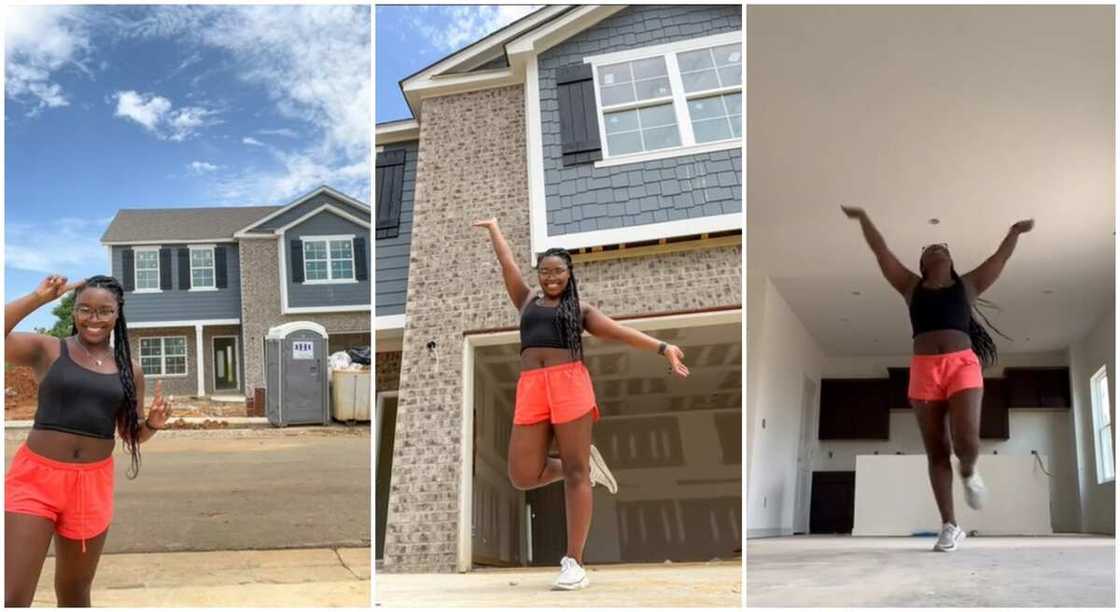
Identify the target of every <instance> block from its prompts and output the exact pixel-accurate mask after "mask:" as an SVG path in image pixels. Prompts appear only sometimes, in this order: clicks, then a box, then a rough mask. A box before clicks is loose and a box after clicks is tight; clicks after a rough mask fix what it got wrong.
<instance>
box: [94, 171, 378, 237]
mask: <svg viewBox="0 0 1120 612" xmlns="http://www.w3.org/2000/svg"><path fill="white" fill-rule="evenodd" d="M321 193H326V194H329V195H330V196H332V197H334V198H337V199H339V200H341V201H343V202H346V203H348V204H352V205H354V206H356V207H358V208H361V209H364V210H366V211H369V210H370V208H369V206H368V205H366V204H364V203H363V202H360V201H358V200H355V199H354V198H351V197H350V196H347V195H345V194H343V193H341V192H339V191H336V190H334V189H331V188H330V187H328V186H326V185H322V186H320V187H318V188H316V189H315V190H313V191H311V192H309V193H307V194H304V195H302V196H300V197H298V198H296V199H295V200H294V201H292V202H291V203H289V204H286V205H283V206H224V207H223V206H205V207H190V208H125V209H121V210H120V211H118V212H117V214H116V216H114V217H113V221H112V222H111V223H109V227H108V228H107V229H106V230H105V233H104V234H102V235H101V243H102V244H150V243H159V242H162V243H167V242H212V241H231V240H236V239H237V238H238V237H239V236H238V235H239V234H241V233H242V232H245V231H247V230H250V229H252V228H253V227H255V226H257V225H259V224H261V223H263V222H265V221H267V220H269V219H272V218H275V217H277V216H279V215H281V214H283V213H284V211H286V210H288V209H290V208H293V207H295V206H298V205H299V204H301V203H303V202H305V201H306V200H308V199H310V198H313V197H315V196H317V195H319V194H321Z"/></svg>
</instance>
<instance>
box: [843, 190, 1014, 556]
mask: <svg viewBox="0 0 1120 612" xmlns="http://www.w3.org/2000/svg"><path fill="white" fill-rule="evenodd" d="M841 210H843V211H844V214H846V215H847V216H848V218H850V219H856V220H858V221H859V223H860V226H861V227H862V229H863V237H864V238H865V239H866V240H867V244H868V246H870V247H871V251H872V252H873V253H874V254H875V258H876V259H877V260H878V262H879V269H880V270H882V272H883V276H884V277H886V279H887V281H888V282H889V283H890V284H891V286H892V287H894V288H895V289H896V290H897V291H898V292H899V293H901V294H902V296H903V297H904V298H905V299H906V303H907V304H908V305H909V309H910V323H911V325H912V327H913V331H914V356H913V358H912V360H911V362H910V388H909V391H908V395H909V397H910V403H911V405H912V406H913V407H914V414H916V415H917V417H918V427H919V428H920V429H921V431H922V442H923V444H924V445H925V448H926V458H927V459H928V462H929V480H930V484H931V485H932V486H933V496H934V498H935V499H936V500H937V509H938V510H939V511H940V513H941V522H942V527H941V534H940V536H939V537H938V538H937V543H936V544H935V545H934V547H933V549H934V550H937V551H944V552H948V551H953V550H956V549H957V545H958V544H959V543H960V542H961V541H962V540H964V530H963V529H961V528H960V526H959V525H957V520H956V517H955V516H954V514H953V468H952V464H951V463H950V461H949V457H950V452H951V450H952V451H955V452H956V455H957V459H958V461H959V466H960V475H961V480H962V483H963V485H964V492H965V502H967V503H968V505H969V507H971V508H975V509H979V508H980V507H981V506H983V504H984V499H985V497H986V495H987V489H986V487H985V486H984V481H983V479H981V478H980V472H978V471H977V469H976V459H977V456H978V455H979V453H980V406H981V399H982V396H983V393H984V377H983V374H982V373H981V369H982V367H983V368H986V367H989V366H991V365H992V364H993V363H995V360H996V346H995V343H994V342H992V338H991V336H989V335H988V332H987V330H985V329H984V326H983V325H981V324H980V323H979V322H978V321H977V320H976V318H975V317H974V316H973V308H974V304H975V303H976V301H977V299H978V298H979V296H980V294H982V293H984V292H985V291H987V289H988V287H991V286H992V284H993V283H995V282H996V279H997V278H999V275H1000V272H1002V271H1003V266H1004V265H1005V264H1006V263H1007V260H1008V259H1009V258H1010V257H1011V253H1012V252H1013V251H1014V250H1015V243H1016V242H1017V241H1018V238H1019V234H1023V233H1025V232H1029V231H1031V229H1032V228H1033V227H1034V220H1030V219H1028V220H1026V221H1020V222H1018V223H1016V224H1015V225H1012V226H1011V230H1010V231H1009V232H1008V234H1007V237H1006V238H1004V239H1003V242H1002V243H1001V244H1000V245H999V249H997V250H996V252H995V254H993V255H992V256H991V257H989V258H988V259H987V260H986V261H984V263H982V264H980V266H979V267H977V268H976V269H975V270H973V271H972V272H969V273H968V274H965V275H964V276H961V275H959V274H957V271H956V269H955V268H954V267H953V259H952V258H951V257H950V255H949V248H948V246H947V245H945V244H932V245H929V246H927V247H925V248H924V249H922V256H921V259H920V260H919V262H918V271H919V272H920V273H921V276H919V275H917V274H914V273H913V272H911V271H910V270H908V269H907V268H906V267H905V266H903V265H902V263H901V262H899V260H898V258H896V257H895V256H894V254H893V253H891V251H890V249H888V248H887V243H886V242H885V241H884V240H883V237H882V236H881V235H880V234H879V231H878V230H877V229H875V226H874V225H873V224H872V223H871V219H870V218H868V216H867V213H866V212H865V211H864V210H863V209H861V208H853V207H847V206H841ZM977 312H978V313H979V311H977ZM980 314H981V316H983V313H980ZM986 320H987V319H986V318H985V321H986ZM993 329H994V328H993ZM996 331H997V332H998V331H999V330H996ZM946 423H947V424H946ZM950 439H951V440H952V442H951V443H950Z"/></svg>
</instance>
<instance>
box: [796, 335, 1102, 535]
mask: <svg viewBox="0 0 1120 612" xmlns="http://www.w3.org/2000/svg"><path fill="white" fill-rule="evenodd" d="M909 362H910V356H909V355H897V356H882V357H830V358H827V359H826V360H825V366H824V373H823V376H824V377H825V378H882V377H885V376H886V375H887V367H906V366H907V365H908V364H909ZM1066 365H1069V363H1068V356H1067V355H1066V354H1065V353H1064V352H1050V353H1025V354H1002V355H1000V356H999V361H998V363H997V364H996V365H995V366H993V367H992V368H991V369H989V370H985V372H984V375H985V376H986V377H1000V376H1002V375H1003V370H1004V368H1007V367H1048V366H1066ZM1086 384H1087V383H1086ZM1008 421H1009V431H1010V435H1011V437H1010V439H1008V440H984V439H981V440H980V453H981V459H980V468H981V470H983V465H984V464H983V455H991V454H993V453H998V454H1000V455H1029V454H1030V452H1031V451H1032V450H1035V451H1038V453H1039V454H1040V455H1042V456H1043V457H1044V460H1045V465H1046V470H1047V471H1048V472H1050V473H1051V474H1053V475H1054V476H1053V477H1052V481H1051V483H1050V495H1051V504H1050V516H1051V519H1052V526H1053V528H1054V531H1056V532H1076V531H1080V530H1081V527H1080V524H1079V514H1080V510H1079V505H1078V499H1077V492H1078V487H1077V464H1076V453H1075V452H1074V438H1073V411H1072V410H1060V409H1043V408H1026V409H1020V408H1015V409H1013V410H1011V413H1010V416H1009V419H1008ZM816 423H817V419H816V418H814V427H816ZM815 438H816V437H815V436H814V442H816V446H815V448H814V450H813V460H812V462H811V465H812V466H813V467H812V469H813V470H842V471H851V470H855V469H856V468H855V466H856V456H858V455H873V454H875V453H876V452H878V453H879V454H881V455H893V454H896V453H902V454H903V455H919V454H920V455H924V454H925V448H924V446H923V445H922V436H921V433H920V431H919V430H918V423H917V421H916V420H915V418H914V415H913V413H911V412H910V411H909V410H891V415H890V439H888V440H826V441H816V439H815ZM958 505H959V504H958Z"/></svg>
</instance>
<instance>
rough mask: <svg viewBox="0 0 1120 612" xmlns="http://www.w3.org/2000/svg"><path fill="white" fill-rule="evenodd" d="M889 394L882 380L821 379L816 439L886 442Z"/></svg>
mask: <svg viewBox="0 0 1120 612" xmlns="http://www.w3.org/2000/svg"><path fill="white" fill-rule="evenodd" d="M889 391H890V388H889V383H888V380H887V379H885V378H857V379H840V378H826V379H822V380H821V412H820V424H819V428H818V430H817V437H818V439H821V440H887V439H889V438H890V406H889V403H890V402H889V400H888V398H887V395H888V393H889Z"/></svg>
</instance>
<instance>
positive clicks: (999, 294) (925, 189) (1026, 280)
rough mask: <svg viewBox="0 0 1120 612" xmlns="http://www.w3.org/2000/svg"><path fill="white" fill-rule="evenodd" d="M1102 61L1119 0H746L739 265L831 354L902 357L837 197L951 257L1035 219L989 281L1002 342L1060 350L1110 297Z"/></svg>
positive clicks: (883, 290) (1108, 139)
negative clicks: (817, 2)
mask: <svg viewBox="0 0 1120 612" xmlns="http://www.w3.org/2000/svg"><path fill="white" fill-rule="evenodd" d="M1113 58H1114V55H1113V8H1112V7H1111V6H1090V7H1083V6H1082V7H1077V6H1059V7H1045V6H1027V7H1022V6H987V7H960V6H957V7H954V6H948V7H921V6H910V7H886V6H881V7H840V6H831V7H809V6H806V7H781V6H752V7H750V8H749V9H748V14H747V92H748V93H747V103H748V108H747V136H748V138H747V172H748V174H747V242H748V246H747V264H748V274H763V275H767V276H769V277H771V280H772V281H773V283H774V286H776V287H777V288H778V290H779V292H780V293H781V294H782V296H783V297H784V298H785V299H786V300H787V301H788V302H789V304H790V306H791V307H792V308H793V310H794V312H795V313H796V314H797V316H798V317H799V318H800V319H801V320H802V322H803V323H804V324H805V325H806V327H807V328H808V329H809V331H810V333H812V334H813V335H814V337H815V338H816V340H817V341H818V343H819V344H820V345H821V347H822V349H824V350H825V352H826V353H828V354H831V355H846V354H852V355H871V354H896V353H897V354H904V353H907V352H909V350H910V325H909V319H908V317H907V314H906V308H905V303H904V302H903V301H902V298H901V297H900V296H898V294H897V293H895V292H894V290H893V289H891V288H890V286H889V285H888V284H887V283H886V281H885V280H883V278H882V276H881V275H880V273H879V270H878V267H877V265H876V263H875V259H874V257H873V256H872V255H871V253H870V251H869V250H868V248H867V247H866V245H865V243H864V241H863V237H862V235H861V234H860V231H859V225H858V224H857V223H856V222H854V221H849V220H847V219H846V218H845V217H844V216H843V215H842V213H841V212H840V209H839V207H840V205H841V204H850V205H858V206H863V207H865V208H866V209H867V210H868V211H869V213H870V214H871V217H872V220H873V221H874V222H875V223H876V225H877V226H878V227H879V229H880V230H881V231H882V233H883V235H884V237H885V238H886V240H887V244H888V245H889V246H890V247H891V249H892V250H893V251H894V253H895V254H896V255H898V257H899V259H900V260H902V262H903V263H904V264H906V265H907V266H909V267H911V269H913V270H915V271H916V270H917V262H918V256H919V254H920V251H921V247H922V246H923V245H925V244H929V243H934V242H947V243H948V244H949V248H950V250H951V251H952V253H953V258H954V262H955V263H956V267H957V269H958V271H960V272H961V273H962V274H963V273H965V272H967V271H968V270H971V269H972V268H973V267H975V266H976V265H978V264H979V263H980V262H981V261H983V259H984V258H986V257H987V256H988V255H990V254H991V253H992V252H994V251H995V249H996V247H997V246H998V245H999V242H1000V241H1001V240H1002V239H1003V237H1004V235H1005V234H1006V232H1007V229H1008V228H1009V227H1010V225H1011V224H1012V223H1014V222H1015V221H1018V220H1020V219H1024V218H1028V217H1033V218H1034V219H1035V220H1036V227H1035V230H1034V231H1033V232H1031V233H1029V234H1026V235H1024V236H1022V238H1021V239H1020V240H1019V246H1018V249H1017V250H1016V251H1015V255H1014V256H1013V257H1012V259H1011V261H1010V263H1009V264H1008V266H1007V268H1005V270H1004V273H1003V275H1002V277H1001V278H1000V280H999V281H998V282H997V283H996V284H995V285H994V286H993V287H992V289H991V290H989V292H988V293H987V294H985V296H984V297H986V298H988V299H990V300H993V301H995V302H997V303H998V304H999V305H1000V306H1001V307H1002V309H1003V310H1002V312H998V313H994V315H993V314H989V318H990V319H991V320H992V322H993V323H994V324H995V325H996V326H997V327H999V328H1000V329H1001V330H1002V331H1004V333H1006V334H1007V335H1009V336H1011V337H1012V338H1013V339H1014V342H1013V343H1009V342H1007V341H1005V340H1003V339H1002V338H999V337H998V336H996V335H995V334H993V337H995V338H996V341H997V344H999V348H1000V350H1001V351H1003V352H1034V351H1043V350H1056V349H1063V348H1065V347H1067V346H1068V345H1069V344H1070V343H1071V342H1073V341H1075V340H1077V339H1079V338H1081V337H1083V336H1084V335H1085V334H1086V333H1088V331H1089V330H1090V329H1091V328H1092V326H1093V325H1094V324H1095V323H1096V322H1097V321H1099V320H1100V318H1101V317H1103V316H1104V315H1105V313H1106V312H1108V313H1111V312H1112V309H1113V299H1112V296H1113V291H1114V276H1115V272H1114V262H1115V255H1114V249H1113V244H1114V240H1115V238H1114V215H1115V212H1114V198H1115V192H1114V184H1115V179H1114V166H1113V161H1114V142H1113V134H1114V124H1113V115H1114V108H1115V102H1114V99H1113V96H1114V92H1115V86H1114V75H1115V69H1114V65H1113ZM932 217H936V218H938V219H940V221H941V222H940V224H939V225H936V226H934V225H931V224H930V223H929V219H930V218H932ZM752 285H753V283H752ZM1044 290H1052V291H1053V293H1052V294H1044V293H1043V291H1044ZM854 291H858V292H860V293H861V294H860V295H853V294H852V292H854ZM1109 316H1111V314H1110V315H1109Z"/></svg>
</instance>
